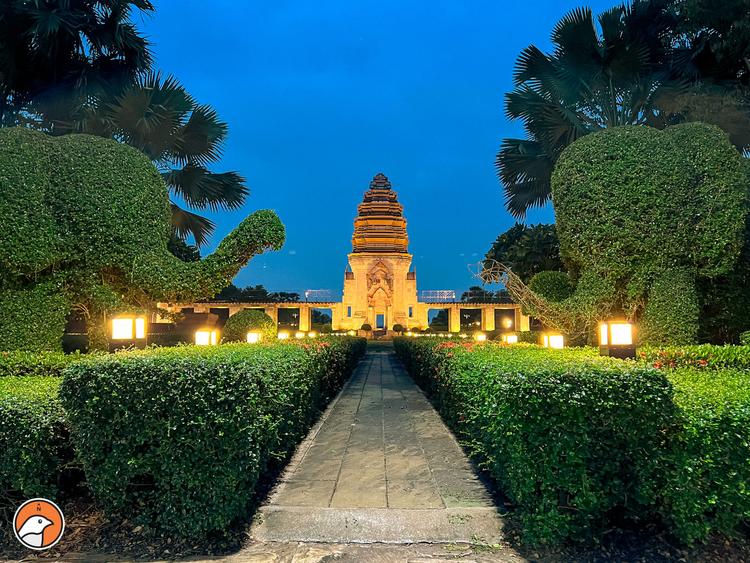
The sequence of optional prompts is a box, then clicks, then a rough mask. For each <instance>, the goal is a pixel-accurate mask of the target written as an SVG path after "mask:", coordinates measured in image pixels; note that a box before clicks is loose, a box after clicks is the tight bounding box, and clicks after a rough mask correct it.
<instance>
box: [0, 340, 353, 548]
mask: <svg viewBox="0 0 750 563" xmlns="http://www.w3.org/2000/svg"><path fill="white" fill-rule="evenodd" d="M365 345H366V344H365V341H364V340H361V339H356V338H336V339H328V340H319V341H315V342H312V343H304V344H303V343H296V342H290V343H274V344H269V345H253V346H251V345H247V344H235V345H224V346H219V347H194V346H188V347H177V348H159V349H152V350H145V351H139V352H127V353H118V354H110V355H100V356H96V357H92V358H90V359H86V360H85V361H80V362H73V363H71V364H70V365H69V366H68V367H67V368H66V369H65V370H64V373H63V377H62V378H57V377H39V376H26V377H15V376H10V377H5V378H0V417H2V421H1V422H2V423H3V424H2V425H1V427H2V431H0V452H2V453H0V485H2V496H3V498H6V499H7V498H11V499H12V498H17V497H29V496H33V495H38V494H44V495H46V496H50V497H53V498H56V497H58V496H59V495H61V494H63V493H64V491H61V490H59V489H57V488H56V483H57V476H58V475H59V469H60V465H61V464H67V463H71V462H73V463H74V464H76V465H78V466H81V467H82V468H83V469H84V471H85V475H86V480H87V484H88V487H89V488H90V490H91V492H92V494H93V497H94V499H95V500H96V502H97V503H98V504H99V505H100V506H102V507H103V508H104V509H105V511H107V512H108V513H110V514H115V515H118V516H123V517H126V518H129V519H130V520H131V521H134V522H138V523H141V524H147V525H149V526H152V527H154V528H156V529H163V530H169V532H170V533H171V534H174V535H175V536H191V537H193V538H200V537H202V536H205V535H207V534H209V533H210V532H213V531H217V530H225V529H226V528H227V526H229V524H230V523H231V522H232V521H233V520H235V519H237V518H238V517H242V516H247V514H246V510H247V509H248V507H249V505H250V503H251V501H252V499H253V496H254V494H255V488H256V484H257V483H258V480H259V479H260V478H261V477H262V476H263V475H264V474H266V472H268V471H271V470H273V469H274V468H278V466H279V465H280V464H281V463H282V462H283V461H284V460H285V459H286V457H287V456H288V455H289V453H290V452H291V451H293V450H294V447H295V446H296V445H297V443H298V442H299V440H301V438H302V437H303V436H304V434H305V432H306V430H307V429H308V428H309V425H310V424H311V423H312V421H313V420H314V419H315V416H316V414H317V413H318V412H319V410H320V409H321V408H322V407H324V406H325V404H326V403H327V402H328V401H329V400H330V399H331V398H332V396H333V395H334V394H335V392H336V391H337V390H338V389H339V388H340V386H341V385H342V384H343V382H344V381H345V380H346V379H347V378H348V376H349V375H350V374H351V371H352V370H353V368H354V366H355V365H356V363H357V362H358V360H359V358H360V357H361V355H362V354H363V352H364V349H365ZM58 389H59V394H58ZM29 424H31V426H32V427H33V428H35V431H34V433H33V434H32V435H31V436H33V438H34V439H33V440H32V441H30V440H29V439H28V437H27V438H26V439H25V440H22V439H20V438H21V437H23V436H26V434H27V433H28V430H27V427H28V425H29ZM68 432H70V439H69V438H68ZM71 444H73V445H74V446H75V450H76V456H75V459H74V460H73V459H64V458H62V457H60V455H57V454H59V453H60V452H66V451H68V452H69V451H70V445H71Z"/></svg>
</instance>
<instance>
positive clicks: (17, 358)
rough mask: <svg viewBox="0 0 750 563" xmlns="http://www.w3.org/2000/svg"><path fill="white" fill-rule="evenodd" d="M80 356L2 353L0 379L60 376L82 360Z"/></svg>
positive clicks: (43, 353)
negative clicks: (70, 365)
mask: <svg viewBox="0 0 750 563" xmlns="http://www.w3.org/2000/svg"><path fill="white" fill-rule="evenodd" d="M82 357H84V356H81V355H80V354H63V353H62V352H23V351H14V352H0V377H7V376H13V375H19V376H21V375H23V376H28V375H40V376H60V375H62V372H63V370H64V369H65V368H66V367H67V366H68V365H69V364H71V363H73V362H75V361H78V360H80V359H81V358H82Z"/></svg>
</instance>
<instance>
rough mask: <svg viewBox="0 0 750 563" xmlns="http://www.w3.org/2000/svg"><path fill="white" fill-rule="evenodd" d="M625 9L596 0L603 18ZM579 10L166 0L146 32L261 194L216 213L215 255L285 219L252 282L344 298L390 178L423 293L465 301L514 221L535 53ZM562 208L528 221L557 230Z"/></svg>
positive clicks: (228, 155)
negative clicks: (272, 219) (474, 270)
mask: <svg viewBox="0 0 750 563" xmlns="http://www.w3.org/2000/svg"><path fill="white" fill-rule="evenodd" d="M614 4H615V2H614V1H613V0H609V1H606V2H603V1H596V2H588V5H589V6H591V8H592V9H593V10H594V11H595V13H598V12H600V11H602V10H605V9H607V8H609V7H611V6H612V5H614ZM580 5H583V4H581V3H580V2H576V1H567V0H566V1H553V0H526V1H515V0H510V1H503V0H495V1H492V2H490V1H484V0H474V1H460V0H454V1H450V2H448V1H434V0H433V1H431V2H426V1H416V2H404V1H392V0H378V1H371V0H365V1H362V0H357V1H351V0H350V1H325V0H324V1H319V2H310V1H290V0H276V1H272V2H258V1H251V2H246V1H240V0H212V1H210V2H207V1H205V0H204V1H198V0H156V13H155V15H154V16H153V17H149V18H147V19H145V21H143V22H139V23H138V25H139V27H140V28H142V29H144V30H145V33H146V34H147V36H148V37H149V39H150V40H151V41H152V43H153V50H154V53H155V57H156V61H157V65H158V68H159V69H161V71H162V72H163V73H165V74H173V75H175V76H176V77H177V78H178V79H179V80H180V81H181V82H182V83H183V84H184V85H185V86H186V87H187V89H188V90H189V91H190V93H191V94H192V95H193V96H194V97H195V98H196V99H197V100H198V102H199V103H205V104H210V105H211V106H213V107H214V108H215V109H216V110H217V111H218V113H219V115H220V117H221V118H222V119H223V120H225V121H226V122H227V123H228V124H229V137H228V139H227V142H226V145H225V147H224V156H223V159H222V161H221V163H220V164H219V165H217V166H215V167H214V170H215V171H217V172H222V171H227V170H236V171H238V172H239V173H241V174H242V175H243V176H245V177H246V178H247V182H248V186H249V187H250V189H251V191H252V193H251V196H250V197H249V198H248V200H247V202H246V204H245V206H244V207H243V208H242V209H241V210H238V211H233V212H226V211H222V212H218V213H208V215H209V216H210V217H211V219H212V220H213V221H214V222H215V223H216V224H217V229H216V233H215V235H214V236H213V237H212V239H211V241H210V242H209V244H207V245H206V246H205V247H204V248H203V249H202V251H203V253H204V254H206V253H208V252H210V251H211V250H212V249H213V248H214V247H215V246H216V245H217V244H218V242H219V241H220V240H221V238H222V237H223V236H224V235H225V234H226V233H228V232H229V231H230V230H231V229H233V228H234V227H235V226H236V225H237V224H238V223H239V222H240V221H241V220H242V219H243V218H244V217H245V216H246V215H247V214H249V213H251V212H252V211H254V210H256V209H263V208H271V209H274V210H276V212H277V213H278V214H279V216H280V217H281V219H282V221H283V222H284V223H285V225H286V229H287V242H286V245H285V246H284V248H283V249H282V250H281V251H279V252H274V253H267V254H264V255H262V256H259V257H256V258H255V259H253V261H252V262H251V263H250V264H249V265H248V266H247V267H246V268H244V269H243V270H242V271H241V272H240V273H239V275H238V276H237V277H236V278H235V283H236V284H237V285H239V286H245V285H250V284H252V285H255V284H264V285H265V286H266V287H267V288H269V289H273V290H304V289H332V290H334V291H336V292H340V290H341V288H342V286H343V273H344V269H345V267H346V255H347V253H348V252H350V251H351V236H352V222H353V219H354V216H355V214H356V208H357V204H358V203H359V202H360V201H361V200H362V195H363V193H364V192H365V190H366V189H367V187H368V184H369V182H370V179H371V178H372V176H373V175H374V174H376V173H377V172H381V171H382V172H383V173H385V174H386V175H387V176H388V177H389V178H390V180H391V182H392V184H393V187H394V189H395V190H396V191H397V192H398V195H399V199H400V201H401V203H402V204H403V205H404V214H405V216H406V219H407V223H408V225H407V228H408V232H409V249H410V252H411V253H412V254H413V255H414V262H413V267H415V268H416V270H417V283H418V286H419V289H420V291H421V290H425V289H454V290H456V291H460V290H463V289H465V288H467V287H468V286H469V285H473V284H475V283H476V280H474V279H472V276H471V274H470V272H469V264H471V263H476V262H478V261H479V260H480V259H481V258H482V257H483V255H484V253H485V252H486V251H487V249H488V248H489V247H490V245H491V243H492V242H493V241H494V240H495V238H496V237H497V235H498V234H500V233H501V232H503V231H504V230H506V229H508V228H509V227H510V226H512V225H513V223H514V220H513V218H512V217H511V216H510V215H509V214H508V213H507V212H506V211H505V208H504V206H503V197H502V190H501V186H500V183H499V182H498V180H497V176H496V174H495V168H494V160H495V154H496V152H497V149H498V146H499V144H500V141H501V139H502V138H504V137H509V136H519V135H523V131H522V128H521V126H520V124H519V123H511V122H509V121H508V120H507V119H506V118H505V115H504V108H503V95H504V94H505V93H506V92H508V91H510V90H511V89H512V74H513V66H514V64H515V60H516V57H517V56H518V54H519V53H520V51H521V50H522V49H523V48H524V47H526V46H527V45H529V44H531V43H534V44H536V45H537V46H539V47H541V48H542V49H544V50H548V49H549V47H550V41H549V36H550V32H551V30H552V28H553V26H554V24H555V23H556V22H557V20H558V19H559V18H560V17H561V16H563V15H564V14H565V13H566V12H568V11H569V10H571V9H573V8H575V7H577V6H580ZM553 220H554V216H553V212H552V210H551V208H549V207H548V208H546V209H542V210H539V211H535V212H533V213H530V214H529V215H528V217H527V219H526V222H527V223H539V222H545V223H548V222H552V221H553Z"/></svg>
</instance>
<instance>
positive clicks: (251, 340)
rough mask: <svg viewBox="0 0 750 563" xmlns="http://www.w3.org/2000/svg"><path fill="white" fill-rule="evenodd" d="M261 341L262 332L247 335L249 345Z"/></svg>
mask: <svg viewBox="0 0 750 563" xmlns="http://www.w3.org/2000/svg"><path fill="white" fill-rule="evenodd" d="M260 340H261V334H260V332H248V333H247V342H248V344H257V343H258V342H260Z"/></svg>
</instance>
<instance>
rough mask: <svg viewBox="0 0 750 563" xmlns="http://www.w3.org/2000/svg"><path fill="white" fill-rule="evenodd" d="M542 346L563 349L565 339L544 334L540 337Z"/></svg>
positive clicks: (555, 335)
mask: <svg viewBox="0 0 750 563" xmlns="http://www.w3.org/2000/svg"><path fill="white" fill-rule="evenodd" d="M542 345H543V346H544V347H545V348H558V349H559V348H565V337H564V336H563V335H562V334H556V333H552V332H547V333H544V335H543V336H542Z"/></svg>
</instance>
